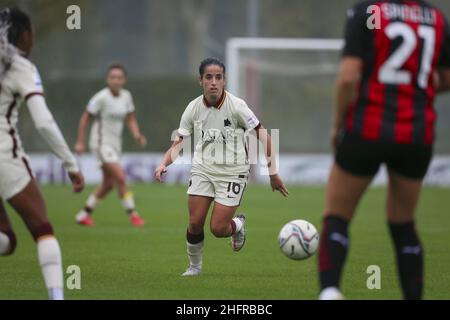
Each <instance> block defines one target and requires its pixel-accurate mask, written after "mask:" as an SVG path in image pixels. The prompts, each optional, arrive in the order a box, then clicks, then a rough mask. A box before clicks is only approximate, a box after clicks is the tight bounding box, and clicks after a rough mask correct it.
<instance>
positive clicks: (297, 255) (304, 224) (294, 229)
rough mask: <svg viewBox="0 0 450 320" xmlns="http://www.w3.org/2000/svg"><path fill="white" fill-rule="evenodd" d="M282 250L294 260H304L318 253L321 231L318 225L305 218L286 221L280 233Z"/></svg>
mask: <svg viewBox="0 0 450 320" xmlns="http://www.w3.org/2000/svg"><path fill="white" fill-rule="evenodd" d="M278 243H279V244H280V249H281V251H282V252H283V253H284V254H285V255H286V256H287V257H288V258H291V259H294V260H303V259H307V258H309V257H311V256H312V255H314V253H316V251H317V247H318V246H319V233H318V232H317V230H316V227H314V225H312V224H311V223H309V222H308V221H305V220H293V221H291V222H288V223H286V224H285V225H284V226H283V228H282V229H281V231H280V233H279V235H278Z"/></svg>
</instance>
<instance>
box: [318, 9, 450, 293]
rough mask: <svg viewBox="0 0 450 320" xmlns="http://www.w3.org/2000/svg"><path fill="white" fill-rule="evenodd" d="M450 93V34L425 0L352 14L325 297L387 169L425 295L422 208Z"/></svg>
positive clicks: (413, 285) (407, 279) (390, 198)
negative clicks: (443, 99) (360, 211)
mask: <svg viewBox="0 0 450 320" xmlns="http://www.w3.org/2000/svg"><path fill="white" fill-rule="evenodd" d="M446 90H450V29H449V25H448V22H447V21H446V19H445V17H444V16H443V14H442V12H440V11H439V10H438V9H436V8H434V7H432V6H430V5H429V4H427V3H426V2H425V1H412V0H410V1H401V0H398V1H387V0H382V1H364V2H362V3H359V4H357V5H356V6H354V7H353V8H352V9H351V10H349V12H348V19H347V27H346V34H345V48H344V51H343V58H342V61H341V65H340V71H339V74H338V78H337V97H336V109H335V114H334V125H333V128H332V144H333V147H334V148H335V161H334V164H333V167H332V169H331V174H330V177H329V180H328V186H327V193H326V204H325V218H324V221H323V228H322V235H321V239H320V247H319V271H320V286H321V290H322V291H321V294H320V299H324V300H325V299H342V298H343V296H342V293H341V292H340V290H339V285H340V279H341V274H342V269H343V266H344V262H345V258H346V256H347V251H348V247H349V235H348V234H349V232H348V227H349V224H350V222H351V220H352V218H353V215H354V213H355V210H356V207H357V205H358V203H359V201H360V199H361V197H362V195H363V194H364V192H365V190H366V189H367V187H368V186H369V185H370V183H371V181H372V179H373V177H374V176H375V175H376V173H377V172H378V169H379V168H380V165H381V164H385V165H386V167H387V173H388V188H387V201H386V214H387V220H388V224H389V231H390V235H391V238H392V241H393V245H394V248H395V253H396V258H397V268H398V273H399V278H400V284H401V288H402V292H403V297H404V298H405V299H421V298H422V296H423V292H422V291H423V278H424V271H423V247H422V245H421V242H420V240H419V236H418V234H417V230H416V227H415V211H416V207H417V203H418V200H419V195H420V190H421V188H422V180H423V178H424V176H425V174H426V172H427V170H428V166H429V164H430V161H431V158H432V153H433V142H434V127H435V120H436V113H435V110H434V107H433V103H434V99H435V96H436V93H439V92H443V91H446Z"/></svg>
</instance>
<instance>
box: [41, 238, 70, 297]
mask: <svg viewBox="0 0 450 320" xmlns="http://www.w3.org/2000/svg"><path fill="white" fill-rule="evenodd" d="M37 250H38V257H39V264H40V266H41V270H42V274H43V275H44V281H45V285H46V287H47V289H48V294H49V299H51V300H62V299H64V293H63V288H64V285H63V271H62V259H61V250H60V248H59V244H58V240H56V238H54V237H45V238H43V239H42V240H38V242H37Z"/></svg>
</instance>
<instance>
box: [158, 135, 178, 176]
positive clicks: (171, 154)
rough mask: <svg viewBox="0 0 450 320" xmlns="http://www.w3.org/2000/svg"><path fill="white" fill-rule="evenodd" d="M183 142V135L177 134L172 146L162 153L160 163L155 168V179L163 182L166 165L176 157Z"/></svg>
mask: <svg viewBox="0 0 450 320" xmlns="http://www.w3.org/2000/svg"><path fill="white" fill-rule="evenodd" d="M182 143H183V136H180V135H178V136H177V138H176V139H175V141H174V142H173V143H172V146H171V147H170V148H169V150H167V151H166V153H165V154H164V157H163V159H162V160H161V163H160V165H159V166H158V168H156V170H155V173H154V175H155V179H156V180H157V181H158V182H161V183H162V182H163V174H164V173H166V172H167V167H168V166H170V165H171V164H172V163H173V162H174V161H175V160H176V159H177V157H178V154H179V153H180V150H181V147H182V145H181V144H182Z"/></svg>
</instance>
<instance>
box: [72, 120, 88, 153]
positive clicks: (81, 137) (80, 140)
mask: <svg viewBox="0 0 450 320" xmlns="http://www.w3.org/2000/svg"><path fill="white" fill-rule="evenodd" d="M91 118H92V115H91V114H90V113H89V112H84V113H83V115H82V116H81V119H80V124H79V125H78V136H77V142H76V144H75V152H76V153H77V154H82V153H84V152H85V151H86V144H85V141H86V129H87V127H88V126H89V123H90V121H91Z"/></svg>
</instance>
